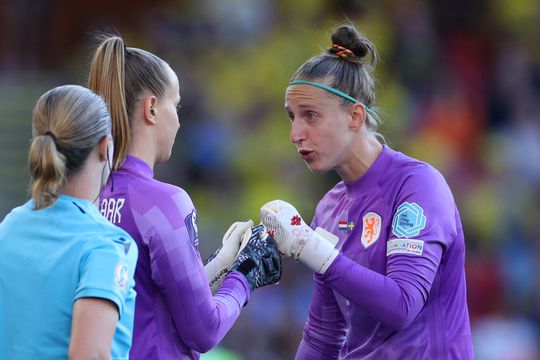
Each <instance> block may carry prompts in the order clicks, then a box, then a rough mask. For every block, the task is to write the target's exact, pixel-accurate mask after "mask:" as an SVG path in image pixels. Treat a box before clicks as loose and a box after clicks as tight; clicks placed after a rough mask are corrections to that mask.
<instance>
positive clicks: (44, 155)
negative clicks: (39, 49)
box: [28, 85, 111, 210]
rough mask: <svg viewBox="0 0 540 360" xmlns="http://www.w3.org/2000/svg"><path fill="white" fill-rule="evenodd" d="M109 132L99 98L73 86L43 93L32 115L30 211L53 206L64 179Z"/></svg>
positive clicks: (29, 162) (105, 113) (105, 106)
mask: <svg viewBox="0 0 540 360" xmlns="http://www.w3.org/2000/svg"><path fill="white" fill-rule="evenodd" d="M110 133H111V119H110V116H109V111H108V109H107V105H106V104H105V101H103V99H102V98H101V97H100V96H98V95H96V94H95V93H93V92H92V91H90V90H88V89H86V88H84V87H82V86H77V85H65V86H59V87H56V88H54V89H52V90H49V91H47V92H46V93H45V94H43V95H42V96H41V97H40V98H39V100H38V102H37V104H36V106H35V108H34V112H33V115H32V136H33V137H32V142H31V145H30V151H29V153H28V165H29V168H30V174H31V175H32V184H31V190H32V198H33V199H34V209H35V210H39V209H43V208H46V207H49V206H51V205H53V204H54V203H55V202H56V200H57V199H58V196H59V194H60V190H61V187H62V186H63V185H64V184H65V182H66V180H68V178H69V177H70V176H71V175H73V174H75V173H76V172H77V171H78V170H79V169H81V168H82V166H83V165H84V163H85V161H86V159H87V158H88V155H89V154H90V152H91V151H92V149H93V148H94V147H95V146H96V145H97V144H98V143H99V141H100V140H101V139H103V137H104V136H108V135H109V134H110Z"/></svg>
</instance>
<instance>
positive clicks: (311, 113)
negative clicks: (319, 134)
mask: <svg viewBox="0 0 540 360" xmlns="http://www.w3.org/2000/svg"><path fill="white" fill-rule="evenodd" d="M316 117H317V114H315V113H314V112H311V111H309V112H308V113H307V114H306V118H307V119H309V120H313V119H315V118H316Z"/></svg>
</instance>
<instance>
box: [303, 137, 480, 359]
mask: <svg viewBox="0 0 540 360" xmlns="http://www.w3.org/2000/svg"><path fill="white" fill-rule="evenodd" d="M311 225H312V227H313V228H315V227H317V226H320V227H322V228H324V229H326V230H328V231H330V232H332V233H334V234H335V235H337V236H338V237H339V242H338V245H337V248H338V249H339V250H340V251H341V254H340V255H338V257H337V258H336V260H335V261H334V263H333V264H332V265H331V266H330V267H329V269H328V270H327V272H326V273H325V274H324V275H315V277H314V280H315V289H314V292H313V298H312V300H311V305H310V310H309V318H308V321H307V322H306V325H305V327H304V333H303V337H302V342H301V344H300V347H299V349H298V353H297V355H296V359H306V360H307V359H309V360H317V359H377V360H378V359H400V360H405V359H414V360H421V359H433V360H441V359H459V360H467V359H473V358H474V355H473V349H472V340H471V330H470V322H469V314H468V309H467V296H466V284H465V241H464V236H463V229H462V225H461V220H460V217H459V213H458V210H457V208H456V205H455V202H454V199H453V196H452V193H451V191H450V189H449V187H448V185H447V184H446V182H445V180H444V178H443V176H442V175H441V174H440V173H439V172H438V171H437V170H435V169H434V168H433V167H431V166H430V165H428V164H426V163H423V162H420V161H418V160H415V159H412V158H410V157H407V156H405V155H403V154H402V153H399V152H396V151H393V150H391V149H390V148H388V147H387V146H384V148H383V151H382V153H381V154H380V156H379V157H378V158H377V160H376V161H375V162H374V163H373V165H372V166H371V167H370V168H369V169H368V171H367V172H366V173H365V174H364V175H363V176H362V177H361V178H360V179H358V180H357V181H355V182H353V183H350V184H346V183H344V182H340V183H338V184H337V185H336V186H335V187H334V188H333V189H332V190H330V191H329V192H328V193H327V194H326V195H325V196H324V197H323V199H322V200H321V201H320V202H319V204H318V205H317V210H316V213H315V217H314V219H313V222H312V224H311Z"/></svg>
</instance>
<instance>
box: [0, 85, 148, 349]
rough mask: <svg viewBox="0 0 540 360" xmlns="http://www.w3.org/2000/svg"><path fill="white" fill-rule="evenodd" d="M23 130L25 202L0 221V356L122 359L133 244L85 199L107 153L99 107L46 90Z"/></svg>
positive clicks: (63, 90)
mask: <svg viewBox="0 0 540 360" xmlns="http://www.w3.org/2000/svg"><path fill="white" fill-rule="evenodd" d="M32 133H33V138H32V142H31V146H30V152H29V157H28V161H29V166H30V173H31V175H32V199H30V200H29V201H28V202H27V203H25V204H24V205H22V206H20V207H17V208H15V209H13V210H12V211H11V212H10V213H9V214H8V215H7V216H6V217H5V219H4V220H3V221H2V223H0V254H1V255H2V260H1V261H0V359H3V360H11V359H14V360H26V359H32V360H34V359H67V358H68V356H69V357H70V358H81V357H84V358H86V357H88V358H92V359H94V358H95V359H102V358H103V359H109V358H112V359H127V358H128V354H129V348H130V346H131V334H132V327H133V311H134V301H135V291H134V290H133V286H134V281H133V274H134V270H135V264H136V260H137V247H136V245H135V243H134V242H133V240H132V239H131V237H130V236H129V235H128V234H127V233H126V232H124V231H123V230H121V229H120V228H118V227H116V226H114V225H112V224H111V223H109V222H108V221H107V220H106V219H105V218H103V217H102V216H101V215H100V213H99V211H98V209H97V207H96V206H95V204H94V201H95V200H96V199H97V198H98V196H99V193H100V191H101V187H102V186H103V184H104V183H105V182H106V180H107V178H108V176H109V170H110V159H111V158H112V151H113V146H112V140H111V136H110V133H111V122H110V116H109V113H108V109H107V106H106V105H105V103H104V101H103V100H102V98H101V97H99V96H98V95H96V94H94V93H93V92H92V91H90V90H88V89H86V88H83V87H81V86H74V85H67V86H61V87H57V88H54V89H52V90H50V91H48V92H47V93H45V94H44V95H43V96H41V98H40V99H39V100H38V102H37V104H36V107H35V108H34V113H33V119H32Z"/></svg>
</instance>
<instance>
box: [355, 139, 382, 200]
mask: <svg viewBox="0 0 540 360" xmlns="http://www.w3.org/2000/svg"><path fill="white" fill-rule="evenodd" d="M391 152H392V150H391V149H390V148H389V147H388V146H386V145H383V149H382V151H381V153H380V154H379V156H378V157H377V159H375V162H374V163H373V164H371V166H370V167H369V169H368V170H367V171H366V173H365V174H364V175H362V176H361V177H360V178H359V179H357V180H355V181H353V182H352V183H345V187H346V188H347V193H348V194H349V195H357V194H361V193H364V192H366V191H370V189H371V190H374V187H377V186H378V184H377V182H378V181H379V179H380V178H381V176H382V175H383V174H385V173H386V169H388V166H389V165H390V162H391V161H392V156H391Z"/></svg>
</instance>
